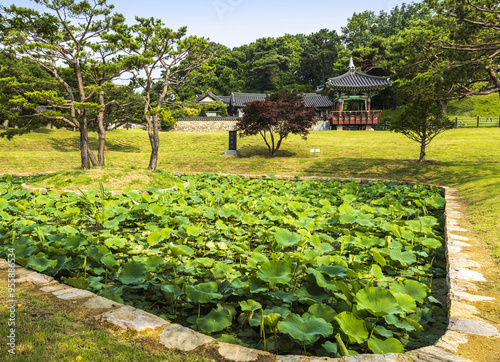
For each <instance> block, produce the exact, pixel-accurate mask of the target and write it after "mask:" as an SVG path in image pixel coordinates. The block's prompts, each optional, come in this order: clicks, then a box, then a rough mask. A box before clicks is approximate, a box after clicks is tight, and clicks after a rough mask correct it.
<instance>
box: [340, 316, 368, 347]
mask: <svg viewBox="0 0 500 362" xmlns="http://www.w3.org/2000/svg"><path fill="white" fill-rule="evenodd" d="M334 319H335V320H336V321H337V323H338V324H339V326H340V329H341V330H342V332H344V333H345V334H346V335H347V337H349V341H350V342H351V343H360V344H361V343H363V342H365V341H366V339H367V338H368V330H367V329H366V325H365V322H364V321H363V320H362V319H361V318H359V317H358V316H357V315H356V314H354V313H352V312H342V313H340V314H337V315H336V316H335V317H334Z"/></svg>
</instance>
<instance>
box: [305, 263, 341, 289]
mask: <svg viewBox="0 0 500 362" xmlns="http://www.w3.org/2000/svg"><path fill="white" fill-rule="evenodd" d="M306 273H308V274H312V275H314V278H315V279H316V283H317V284H318V285H319V286H320V287H321V288H327V289H330V290H333V291H337V290H338V289H339V288H338V286H337V284H336V282H335V281H333V280H331V278H330V277H329V276H327V275H324V274H323V273H322V272H320V271H319V270H316V269H313V268H307V269H306Z"/></svg>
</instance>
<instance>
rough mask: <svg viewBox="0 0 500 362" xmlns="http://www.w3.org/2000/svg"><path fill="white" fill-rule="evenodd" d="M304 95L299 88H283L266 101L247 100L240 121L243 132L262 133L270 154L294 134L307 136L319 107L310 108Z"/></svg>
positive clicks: (240, 128)
mask: <svg viewBox="0 0 500 362" xmlns="http://www.w3.org/2000/svg"><path fill="white" fill-rule="evenodd" d="M302 97H303V96H302V95H301V94H300V93H299V92H298V91H287V90H281V91H278V92H276V93H273V94H271V95H270V96H268V97H266V99H265V100H264V101H253V102H248V103H246V104H245V107H244V108H243V112H244V114H243V117H241V118H239V119H238V123H237V124H236V127H237V129H238V130H239V131H240V136H242V137H244V136H251V135H257V134H259V135H261V137H262V139H263V140H264V142H265V144H266V146H267V147H268V149H269V155H270V156H274V154H275V153H276V151H278V150H279V148H280V146H281V142H282V141H283V140H284V139H285V138H287V137H288V135H290V134H298V135H301V136H302V138H304V139H307V135H308V134H309V129H310V128H311V127H312V126H313V125H314V124H315V123H316V112H317V109H316V107H310V108H309V109H306V106H305V103H304V101H303V98H302Z"/></svg>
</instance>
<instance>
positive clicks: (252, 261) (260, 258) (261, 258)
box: [247, 251, 268, 268]
mask: <svg viewBox="0 0 500 362" xmlns="http://www.w3.org/2000/svg"><path fill="white" fill-rule="evenodd" d="M267 260H268V259H267V257H266V256H265V255H264V254H262V253H259V252H258V251H254V252H253V253H252V255H251V256H250V258H249V259H248V261H247V262H248V265H250V266H251V267H252V268H255V267H256V266H257V265H259V264H262V263H264V262H266V261H267Z"/></svg>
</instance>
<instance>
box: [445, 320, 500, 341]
mask: <svg viewBox="0 0 500 362" xmlns="http://www.w3.org/2000/svg"><path fill="white" fill-rule="evenodd" d="M448 329H449V330H451V331H457V332H463V333H471V334H477V335H480V336H486V337H492V336H497V335H499V333H498V330H497V329H496V328H495V327H493V326H492V325H490V324H488V323H485V322H480V321H476V320H474V319H466V318H459V317H451V318H450V324H449V325H448Z"/></svg>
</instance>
